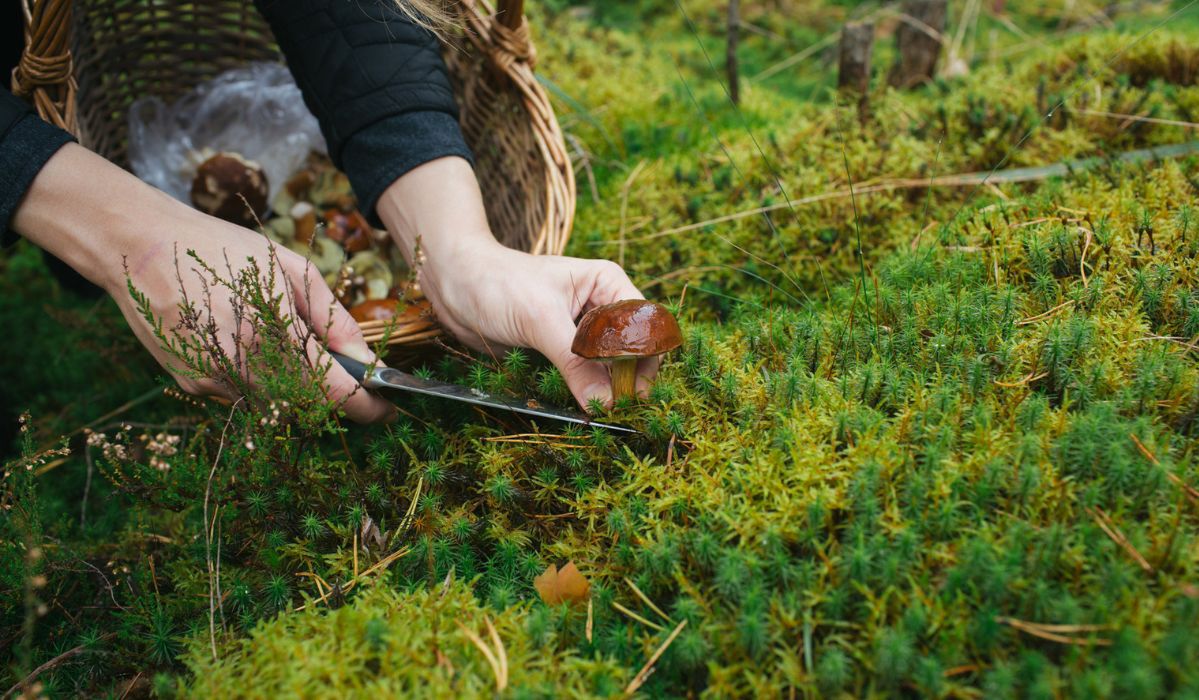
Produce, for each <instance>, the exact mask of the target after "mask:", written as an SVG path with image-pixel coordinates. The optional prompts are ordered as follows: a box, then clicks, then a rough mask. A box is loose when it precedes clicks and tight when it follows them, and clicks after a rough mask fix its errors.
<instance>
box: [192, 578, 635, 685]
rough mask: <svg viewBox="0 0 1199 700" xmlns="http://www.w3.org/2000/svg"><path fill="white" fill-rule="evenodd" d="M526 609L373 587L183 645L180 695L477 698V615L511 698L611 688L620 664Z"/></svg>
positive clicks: (463, 591) (480, 680) (619, 679)
mask: <svg viewBox="0 0 1199 700" xmlns="http://www.w3.org/2000/svg"><path fill="white" fill-rule="evenodd" d="M541 612H542V614H541V615H540V616H539V614H538V611H530V610H529V609H528V608H527V607H521V608H509V609H507V610H504V611H502V612H499V613H496V612H495V611H493V610H488V609H487V608H485V607H483V606H481V605H480V604H479V602H478V601H477V599H476V598H475V596H474V594H473V592H472V589H471V587H470V586H468V585H465V584H463V583H461V582H454V583H452V584H450V585H447V586H444V587H442V586H439V587H438V588H437V589H433V590H429V589H420V590H415V591H410V592H401V591H397V590H395V589H392V588H389V587H385V586H375V587H373V588H371V589H370V590H369V591H366V592H364V593H362V594H360V595H358V596H356V597H355V598H354V600H353V602H351V603H350V604H348V605H346V606H344V607H341V608H338V609H336V610H331V611H325V610H323V609H320V608H316V607H311V608H309V609H308V610H307V611H304V612H297V613H292V614H288V615H281V616H279V617H276V618H274V619H272V620H270V621H266V622H263V623H262V624H260V625H258V626H257V627H255V628H254V630H253V631H251V632H250V633H249V634H248V635H246V636H245V637H243V638H241V639H238V640H236V641H234V642H229V643H225V644H222V645H221V646H220V647H219V648H218V652H217V653H218V659H217V660H215V661H214V660H213V658H212V651H211V649H210V648H209V647H208V646H206V645H205V644H203V643H202V641H203V640H197V642H195V643H193V645H192V648H191V649H190V650H189V651H188V653H187V657H186V658H187V660H188V664H189V666H190V668H191V670H192V672H193V673H194V674H195V681H194V682H193V683H192V684H191V685H190V687H187V688H184V689H181V690H182V691H183V692H182V695H184V696H187V697H221V698H226V697H282V696H290V697H304V696H313V695H323V696H336V697H344V698H352V697H363V698H368V697H397V696H402V697H427V698H461V697H482V696H486V695H489V694H491V693H492V692H494V690H495V689H496V677H495V674H494V672H493V671H492V667H491V666H490V665H489V663H488V661H487V659H486V657H485V656H484V654H483V652H481V651H480V650H479V649H478V647H476V646H475V645H474V644H473V643H472V642H471V641H470V639H469V638H468V636H467V635H466V634H465V633H464V632H463V631H462V629H461V628H460V627H459V625H461V626H462V627H464V628H466V629H468V630H471V631H473V632H474V633H475V634H477V635H479V637H480V638H481V639H482V640H484V642H485V643H486V644H487V645H488V648H489V650H492V653H493V654H496V655H497V657H498V653H497V652H496V651H494V650H495V646H494V642H493V641H492V638H491V637H490V635H489V634H488V629H487V626H486V624H487V623H486V622H485V620H490V621H491V622H492V624H494V626H495V629H496V633H497V635H498V638H499V640H500V643H501V645H502V647H503V654H504V658H506V661H507V668H508V678H507V693H508V694H510V695H512V696H513V697H596V696H605V695H610V694H613V692H614V691H616V690H619V689H620V688H623V685H624V684H625V683H627V682H628V679H629V672H628V670H627V669H624V668H622V667H620V666H619V665H617V664H615V663H613V662H612V661H610V660H606V659H603V658H602V657H599V656H595V655H592V654H580V653H577V652H572V651H567V650H562V649H559V648H558V644H557V639H556V637H557V635H556V633H555V632H554V631H553V627H554V626H555V625H554V623H553V622H552V621H550V620H547V619H545V617H544V614H543V613H544V611H541Z"/></svg>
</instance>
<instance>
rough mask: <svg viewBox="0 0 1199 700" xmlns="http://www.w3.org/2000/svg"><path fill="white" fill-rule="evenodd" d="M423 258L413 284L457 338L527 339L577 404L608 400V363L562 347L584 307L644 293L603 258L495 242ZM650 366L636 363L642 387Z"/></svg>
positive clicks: (506, 343) (473, 341) (492, 343)
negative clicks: (442, 261)
mask: <svg viewBox="0 0 1199 700" xmlns="http://www.w3.org/2000/svg"><path fill="white" fill-rule="evenodd" d="M447 262H448V264H449V265H450V266H451V269H450V270H445V269H443V267H444V266H439V265H438V264H437V263H435V262H433V261H432V260H430V261H429V262H428V263H426V265H427V266H428V268H427V271H422V274H421V285H422V289H423V290H424V292H425V295H426V296H427V297H428V298H429V301H430V302H432V304H433V308H434V310H435V311H436V312H437V319H438V321H440V322H441V324H442V325H443V326H445V328H446V329H447V330H449V331H450V332H451V333H453V334H454V335H455V336H456V337H457V338H458V339H459V340H461V341H462V342H464V343H466V344H467V345H469V346H471V347H473V348H475V349H476V350H479V351H481V352H488V353H493V354H494V355H496V356H499V355H500V354H501V353H502V352H504V350H506V349H507V348H509V347H529V348H533V349H534V350H537V351H538V352H540V353H541V354H542V355H545V356H546V358H547V359H549V360H550V362H553V363H554V365H555V366H556V367H557V368H558V370H559V371H560V372H561V373H562V376H563V378H564V379H565V380H566V384H567V386H568V387H570V391H571V393H572V394H574V397H575V399H576V400H577V401H578V402H579V404H580V405H581V406H583V407H584V408H586V407H587V404H588V402H589V401H590V400H591V399H598V400H599V401H600V402H601V403H603V404H605V405H608V404H610V403H611V402H612V383H611V379H610V377H609V375H608V367H607V366H606V365H605V364H603V363H602V362H598V361H595V360H586V359H583V358H582V357H579V356H578V355H575V354H574V353H573V352H571V351H570V346H571V343H572V342H573V341H574V335H575V321H576V319H578V318H579V316H581V315H582V314H583V313H584V312H586V311H588V310H589V309H591V308H593V307H595V306H600V305H602V304H610V303H612V302H614V301H620V300H621V299H644V298H645V297H644V296H643V295H642V294H641V292H640V291H638V289H637V288H636V287H635V286H633V283H632V282H631V281H629V277H628V275H626V274H625V272H624V270H622V269H621V268H620V266H619V265H617V264H616V263H614V262H611V261H609V260H583V259H580V258H568V257H562V256H556V255H552V256H551V255H540V256H539V255H529V254H528V253H522V252H519V251H515V250H511V249H509V248H505V247H504V246H502V245H500V244H498V243H496V244H495V245H494V246H489V247H488V248H487V249H485V250H482V251H472V252H471V253H470V254H469V255H466V256H463V257H460V258H456V259H454V260H450V261H447ZM657 370H658V362H657V358H648V359H644V360H642V361H641V362H640V364H639V365H638V367H637V374H638V376H637V391H638V393H639V394H641V395H644V394H645V393H646V391H648V388H649V382H650V379H651V378H652V377H653V376H654V374H655V373H656V372H657Z"/></svg>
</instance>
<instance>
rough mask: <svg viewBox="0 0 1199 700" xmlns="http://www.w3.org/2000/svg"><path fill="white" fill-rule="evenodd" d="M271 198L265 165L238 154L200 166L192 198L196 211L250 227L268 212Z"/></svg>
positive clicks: (220, 155) (220, 156)
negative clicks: (263, 166)
mask: <svg viewBox="0 0 1199 700" xmlns="http://www.w3.org/2000/svg"><path fill="white" fill-rule="evenodd" d="M239 195H240V196H239ZM269 196H270V187H269V186H268V184H267V180H266V173H264V172H263V170H262V166H261V165H259V164H258V163H255V162H254V161H252V160H246V159H245V158H243V157H242V156H241V155H239V154H237V153H230V152H224V153H217V154H216V155H214V156H212V157H211V158H209V159H208V160H206V161H204V162H203V163H200V166H199V167H198V168H196V177H195V178H194V179H193V180H192V188H191V199H192V204H193V205H195V207H196V208H197V209H199V210H200V211H202V212H204V213H205V214H209V215H211V216H215V217H217V218H218V219H224V220H225V221H229V222H231V223H235V224H238V225H241V226H246V227H248V228H254V227H255V226H256V225H257V222H258V217H259V216H260V215H262V214H263V213H265V212H266V210H267V205H268V201H267V198H268V197H269ZM242 197H245V201H244V202H243V201H242ZM247 204H249V207H248V208H247V206H246V205H247Z"/></svg>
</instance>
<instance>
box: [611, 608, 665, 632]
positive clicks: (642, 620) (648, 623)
mask: <svg viewBox="0 0 1199 700" xmlns="http://www.w3.org/2000/svg"><path fill="white" fill-rule="evenodd" d="M612 607H614V608H616V609H617V610H618V611H620V612H622V613H624V614H625V615H626V616H628V617H630V618H632V619H634V620H636V621H637V622H640V623H641V624H643V625H645V626H646V627H649V628H650V629H655V630H658V631H659V632H665V631H666V628H665V627H663V626H662V625H659V624H658V623H656V622H651V621H649V620H647V619H645V618H644V617H641V616H640V615H638V614H637V613H635V612H633V611H632V610H629V609H628V608H626V607H625V606H623V605H621V604H620V603H617V602H616V601H612Z"/></svg>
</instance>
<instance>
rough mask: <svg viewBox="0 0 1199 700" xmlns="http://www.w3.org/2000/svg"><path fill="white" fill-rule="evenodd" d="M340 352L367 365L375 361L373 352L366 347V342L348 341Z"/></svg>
mask: <svg viewBox="0 0 1199 700" xmlns="http://www.w3.org/2000/svg"><path fill="white" fill-rule="evenodd" d="M341 354H343V355H345V356H346V357H349V358H351V359H354V360H358V361H359V362H361V363H363V364H366V365H369V364H372V363H374V361H375V359H376V358H375V353H373V352H371V349H370V348H369V347H367V345H366V343H350V344H349V345H346V346H345V347H344V348H342V350H341Z"/></svg>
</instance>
